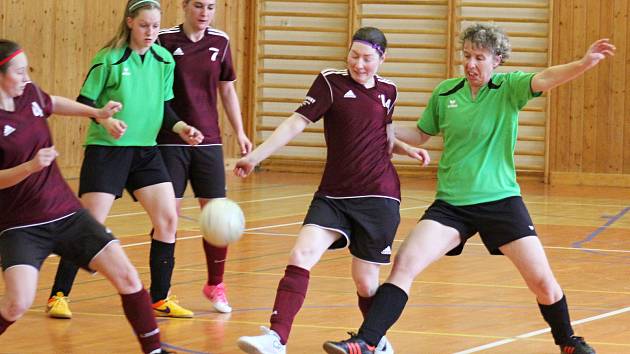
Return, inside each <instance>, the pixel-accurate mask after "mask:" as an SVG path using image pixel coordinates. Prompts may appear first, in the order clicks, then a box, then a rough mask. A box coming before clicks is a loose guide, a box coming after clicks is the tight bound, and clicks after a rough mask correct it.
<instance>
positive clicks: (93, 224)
mask: <svg viewBox="0 0 630 354" xmlns="http://www.w3.org/2000/svg"><path fill="white" fill-rule="evenodd" d="M122 108H123V107H122V105H121V104H120V103H118V102H114V101H107V102H104V103H103V107H102V108H100V109H96V108H92V107H89V106H86V105H84V104H81V103H77V102H75V101H72V100H69V99H67V98H64V97H59V96H50V95H48V94H47V93H45V92H43V91H41V90H40V89H39V88H38V87H37V86H36V85H35V84H34V83H32V82H31V81H30V78H29V75H28V60H27V58H26V54H25V53H24V52H23V51H22V49H21V48H20V47H19V45H18V44H17V43H15V42H12V41H8V40H4V39H0V127H1V129H2V131H1V132H0V134H1V136H0V205H2V213H0V262H1V265H2V276H3V278H4V285H5V293H4V296H3V298H2V301H0V334H2V333H3V332H4V331H6V329H7V328H8V327H9V326H10V325H11V324H13V323H14V322H15V321H16V320H18V319H19V318H20V317H22V315H23V314H24V313H25V312H26V311H27V310H28V308H29V307H30V306H31V305H32V303H33V299H34V297H35V293H36V290H37V280H38V277H39V270H40V268H41V266H42V263H43V262H44V260H45V259H46V258H47V257H48V256H49V255H50V254H51V253H56V254H58V255H59V256H61V257H64V258H65V259H66V260H67V261H69V262H73V263H75V264H77V265H78V266H80V267H81V268H84V269H86V270H88V271H90V272H99V273H100V274H102V275H103V276H105V277H106V278H107V279H108V280H109V281H110V282H111V283H112V285H114V287H115V288H116V290H117V291H118V293H119V294H120V298H121V300H122V305H123V309H124V312H125V316H126V317H127V320H128V321H129V323H130V324H131V326H132V327H133V330H134V332H135V334H136V335H137V337H138V341H139V342H140V345H141V347H142V351H143V352H144V353H167V352H166V351H163V350H161V349H160V331H159V329H158V326H157V323H156V321H155V318H154V316H153V310H152V309H151V301H150V298H149V294H148V293H147V291H146V290H145V289H144V287H143V286H142V282H141V281H140V278H139V276H138V272H137V271H136V269H135V268H134V267H133V265H132V264H131V262H130V261H129V259H128V258H127V255H126V254H125V252H124V251H123V249H122V247H121V246H120V243H119V242H118V240H116V238H115V237H114V236H113V235H112V234H111V233H110V232H109V231H108V230H107V229H106V228H105V227H104V226H103V225H102V224H101V223H99V222H97V221H96V220H95V219H94V218H93V217H92V216H91V215H90V213H89V212H88V211H86V210H85V209H82V208H81V204H80V203H79V200H78V199H77V198H76V197H75V196H74V193H73V192H72V190H71V189H70V187H69V186H68V184H67V183H66V182H65V180H64V179H63V176H62V175H61V172H60V170H59V166H58V165H57V163H56V162H55V159H56V158H57V156H58V153H57V151H56V150H55V147H54V145H53V143H52V138H51V135H50V129H49V128H48V124H47V122H46V120H47V118H48V117H49V116H50V115H51V114H53V113H56V114H60V115H71V116H85V117H90V116H91V117H94V119H95V120H96V121H97V122H98V123H99V124H101V125H102V127H103V129H104V130H105V131H106V132H108V133H109V134H111V135H112V137H113V138H116V137H120V135H121V134H122V133H123V132H124V129H125V128H124V127H125V125H124V123H123V122H122V121H120V120H118V119H115V118H111V117H112V116H113V115H114V114H115V113H117V112H119V111H120V110H121V109H122Z"/></svg>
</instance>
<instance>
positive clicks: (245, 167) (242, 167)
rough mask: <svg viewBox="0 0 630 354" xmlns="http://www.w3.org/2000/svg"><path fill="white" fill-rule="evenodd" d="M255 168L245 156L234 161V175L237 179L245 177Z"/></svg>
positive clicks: (253, 163)
mask: <svg viewBox="0 0 630 354" xmlns="http://www.w3.org/2000/svg"><path fill="white" fill-rule="evenodd" d="M255 167H256V163H255V162H254V161H252V160H251V159H250V158H249V157H247V156H245V157H242V158H241V159H239V160H238V161H236V165H234V175H236V176H237V177H243V178H245V177H247V176H249V174H250V173H252V171H253V170H254V168H255Z"/></svg>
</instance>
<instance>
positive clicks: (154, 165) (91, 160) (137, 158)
mask: <svg viewBox="0 0 630 354" xmlns="http://www.w3.org/2000/svg"><path fill="white" fill-rule="evenodd" d="M170 181H171V178H170V176H169V175H168V171H166V166H164V161H163V160H162V155H161V154H160V150H159V149H158V148H157V147H156V146H122V147H120V146H99V145H88V146H86V148H85V157H84V158H83V165H82V166H81V179H80V180H79V197H80V196H82V195H83V194H85V193H92V192H101V193H108V194H112V195H114V196H115V197H116V198H117V199H118V198H120V197H122V192H123V189H127V191H128V192H129V193H130V194H131V195H132V196H133V192H134V191H136V190H138V189H140V188H144V187H147V186H152V185H154V184H158V183H164V182H170Z"/></svg>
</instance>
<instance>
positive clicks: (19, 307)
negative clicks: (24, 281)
mask: <svg viewBox="0 0 630 354" xmlns="http://www.w3.org/2000/svg"><path fill="white" fill-rule="evenodd" d="M32 304H33V300H32V299H10V300H9V299H7V300H6V302H5V306H4V311H3V314H4V316H6V317H8V318H6V320H9V321H15V320H17V319H19V318H20V317H22V316H23V315H24V313H25V312H26V311H27V310H28V309H29V308H30V307H31V305H32Z"/></svg>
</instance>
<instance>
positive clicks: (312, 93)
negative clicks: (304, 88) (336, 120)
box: [295, 73, 333, 122]
mask: <svg viewBox="0 0 630 354" xmlns="http://www.w3.org/2000/svg"><path fill="white" fill-rule="evenodd" d="M332 103H333V97H332V88H331V87H330V84H329V82H328V81H327V80H326V77H324V75H322V74H321V73H320V74H319V75H317V78H315V81H314V82H313V85H311V88H310V89H309V90H308V93H307V94H306V98H305V99H304V102H303V103H302V105H301V106H300V107H299V108H298V109H297V110H296V111H295V112H296V113H298V114H301V115H303V116H304V117H306V118H307V119H308V120H310V121H311V122H317V121H318V120H319V119H320V118H321V117H322V116H323V115H324V114H325V113H326V111H328V109H330V106H332Z"/></svg>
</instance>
